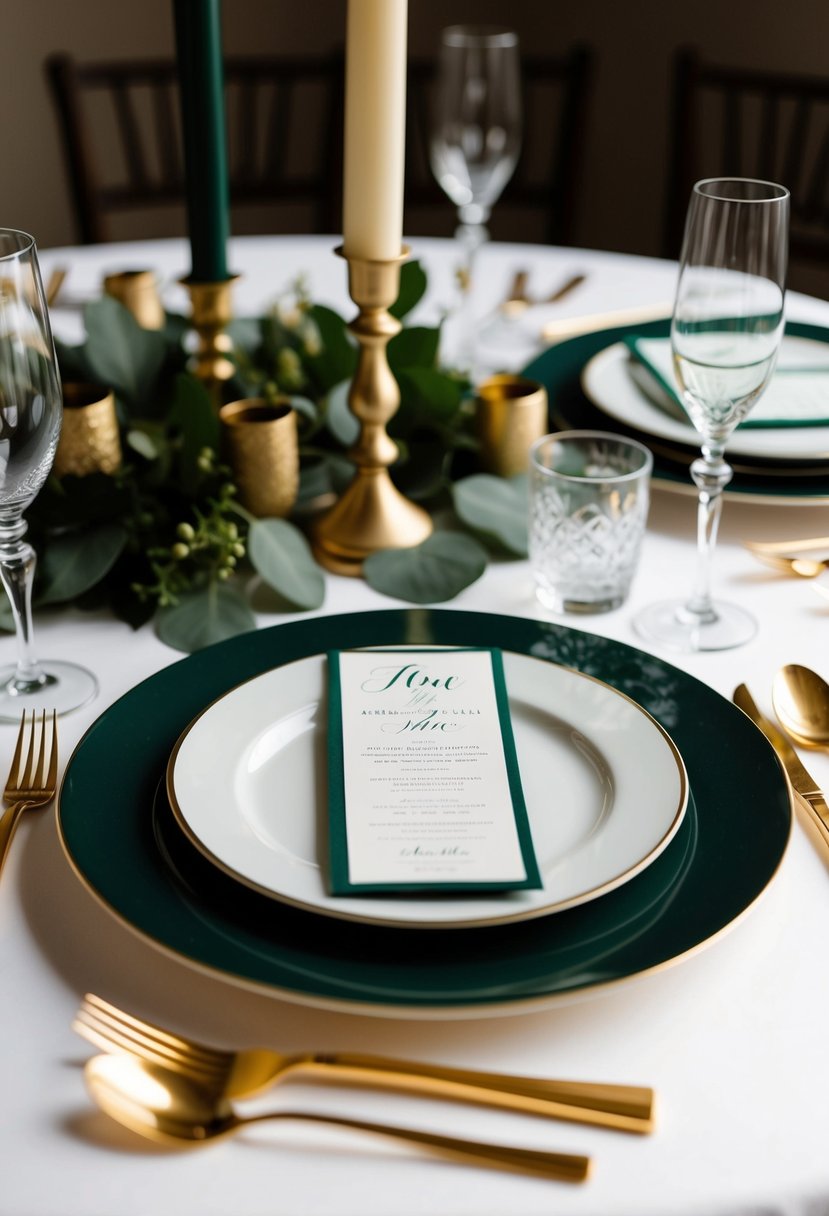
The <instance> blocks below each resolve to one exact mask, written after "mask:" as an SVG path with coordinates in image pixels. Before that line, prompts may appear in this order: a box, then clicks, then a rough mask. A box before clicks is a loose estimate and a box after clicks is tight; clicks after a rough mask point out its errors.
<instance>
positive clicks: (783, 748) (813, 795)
mask: <svg viewBox="0 0 829 1216" xmlns="http://www.w3.org/2000/svg"><path fill="white" fill-rule="evenodd" d="M731 699H732V700H733V702H734V704H735V705H736V706H737V707H738V709H741V710H742V711H743V713H744V714H747V715H748V717H749V718H751V720H752V722H753V723H754V725H755V726H757V727H759V729H760V730H761V731H762V732H763V734H764V735H765V736H766V738H767V739H768V741H769V743H770V744H771V745H772V747H773V748H774V750H775V752H776V753H777V757H778V759H779V760H780V762H781V764H782V765H783V767H784V769H785V770H786V776H787V777H788V779H789V784H790V785H791V787H792V789H793V790H794V792H795V795H796V796H797V800H798V802H799V803H800V805H801V806H802V807H803V809H804V810H805V811H806V812H807V813H808V815H809V817H810V818H811V820H812V822H813V823H814V825H815V827H816V828H817V830H818V831H819V832H820V834H821V836H822V838H823V840H824V843H825V844H826V845H827V847H829V806H827V803H826V799H825V798H824V796H823V793H822V791H821V789H820V787H819V786H818V785H817V783H816V781H815V779H814V777H810V776H809V773H808V772H807V771H806V769H805V768H804V766H803V764H802V763H801V760H800V757H799V756H798V754H797V752H796V751H795V750H794V748H793V747H792V745H791V743H789V741H788V739H787V738H786V736H785V735H784V734H783V732H782V731H781V730H778V728H777V727H776V726H775V725H774V723H773V722H770V721H769V719H768V718H766V717H764V716H763V714H761V713H760V711H759V709H758V708H757V706H756V705H755V704H754V700H753V698H752V696H751V693H750V692H749V691H748V689H747V688H746V686H745V684H740V685H739V686H738V687H737V688H735V689H734V695H733V697H732V698H731Z"/></svg>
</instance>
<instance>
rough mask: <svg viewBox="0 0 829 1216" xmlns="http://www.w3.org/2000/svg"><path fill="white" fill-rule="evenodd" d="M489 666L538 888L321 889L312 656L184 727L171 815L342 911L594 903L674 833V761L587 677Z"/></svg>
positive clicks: (496, 909)
mask: <svg viewBox="0 0 829 1216" xmlns="http://www.w3.org/2000/svg"><path fill="white" fill-rule="evenodd" d="M504 670H505V676H506V683H507V690H508V694H509V701H510V713H511V717H512V724H513V730H514V734H515V742H516V749H517V753H518V761H519V767H520V771H521V780H522V784H523V787H524V796H525V800H526V804H527V811H528V814H529V819H530V826H531V830H532V837H533V844H534V847H535V852H536V857H537V860H538V864H539V868H540V870H541V874H542V878H543V883H544V885H543V888H541V889H539V890H535V891H529V890H528V891H510V892H503V893H496V894H492V893H486V894H483V893H481V894H479V895H471V896H466V895H463V896H454V895H440V894H435V895H434V896H433V895H429V896H423V895H418V896H390V897H376V896H372V897H362V898H358V897H351V896H348V897H344V896H333V895H331V894H329V892H328V890H327V886H326V881H325V872H326V868H327V856H326V854H327V839H328V808H327V786H326V758H327V747H326V713H325V701H326V682H327V677H326V659H325V656H324V655H314V656H312V657H310V658H306V659H302V660H299V661H298V662H295V663H289V664H287V665H285V666H282V667H278V668H275V669H274V670H272V671H268V672H266V673H265V674H263V675H261V676H257V677H256V678H254V679H252V680H250V681H248V682H247V683H245V684H241V685H239V687H237V688H235V689H233V690H232V691H231V692H229V693H227V694H226V695H225V696H223V697H221V698H220V699H219V700H217V701H215V702H214V703H213V704H212V705H210V706H209V707H208V708H207V709H206V710H205V711H204V712H203V713H202V714H200V715H199V716H198V717H197V718H195V719H194V721H193V722H191V723H190V725H189V726H188V728H187V730H186V731H185V732H184V733H183V734H182V736H181V738H180V739H179V740H178V742H177V744H176V746H175V748H174V749H173V752H172V755H171V757H170V761H169V764H168V768H167V790H168V795H169V799H170V804H171V806H172V808H173V812H174V814H175V816H176V819H177V820H178V823H179V825H180V826H181V828H182V829H183V831H184V832H185V834H186V835H187V836H188V837H189V838H190V840H191V841H192V843H193V844H194V845H196V846H197V847H198V848H199V849H200V850H201V852H202V853H204V854H205V856H207V857H208V858H209V859H210V860H211V861H212V862H213V863H214V864H215V865H217V866H218V867H220V868H221V869H222V870H224V871H225V872H226V873H228V874H230V875H231V876H232V877H234V878H236V879H238V880H240V881H241V882H243V883H246V884H247V885H249V886H251V887H253V888H255V889H256V890H258V891H260V892H261V893H263V894H266V895H268V896H271V897H273V898H275V899H278V900H282V901H284V902H286V903H289V904H292V905H294V906H297V907H300V908H303V909H305V910H306V911H312V912H317V913H322V914H324V915H328V916H332V917H339V918H344V919H346V920H355V921H362V922H367V923H372V924H387V925H395V926H399V927H407V926H409V927H413V928H419V929H422V928H458V927H472V926H476V925H492V924H501V923H508V922H510V921H517V920H523V919H529V918H531V917H536V916H543V915H546V914H547V913H550V912H553V911H558V910H561V909H563V908H568V907H573V906H575V905H576V904H580V903H585V902H586V901H587V900H590V899H594V898H595V897H596V896H598V895H602V894H604V893H605V892H606V891H610V890H612V889H613V888H614V887H617V886H619V885H620V884H621V883H623V882H625V881H627V880H628V879H629V878H632V877H633V876H634V874H637V873H639V871H640V870H642V869H644V867H645V866H647V865H648V864H649V863H650V862H651V861H653V860H654V859H655V858H656V857H658V856H659V854H660V853H661V852H662V850H663V849H664V848H665V846H666V845H667V844H668V842H669V841H670V840H671V839H672V837H673V836H674V834H675V833H676V831H677V829H678V828H679V825H680V823H681V822H682V817H683V815H684V812H685V807H686V803H687V798H688V781H687V776H686V773H685V767H684V764H683V762H682V758H681V757H680V755H679V752H678V751H677V749H676V747H675V746H674V744H673V742H672V741H671V739H670V738H669V736H668V735H667V734H666V733H665V731H664V730H663V729H662V727H661V726H659V725H658V723H657V722H655V721H654V719H653V718H652V717H651V716H650V715H649V714H648V713H646V712H645V710H643V709H642V708H641V707H640V706H639V705H637V704H636V703H635V702H634V701H632V700H631V699H630V698H628V697H626V696H625V695H624V694H623V693H619V692H617V691H616V690H615V689H613V688H611V687H610V686H609V685H607V684H604V683H602V682H601V681H599V680H596V679H594V678H592V677H590V676H585V675H582V674H581V673H579V672H576V671H572V670H570V669H569V668H564V667H557V666H554V665H553V664H550V663H546V662H543V661H540V660H537V659H533V658H530V657H528V656H526V655H520V654H513V653H510V652H505V653H504Z"/></svg>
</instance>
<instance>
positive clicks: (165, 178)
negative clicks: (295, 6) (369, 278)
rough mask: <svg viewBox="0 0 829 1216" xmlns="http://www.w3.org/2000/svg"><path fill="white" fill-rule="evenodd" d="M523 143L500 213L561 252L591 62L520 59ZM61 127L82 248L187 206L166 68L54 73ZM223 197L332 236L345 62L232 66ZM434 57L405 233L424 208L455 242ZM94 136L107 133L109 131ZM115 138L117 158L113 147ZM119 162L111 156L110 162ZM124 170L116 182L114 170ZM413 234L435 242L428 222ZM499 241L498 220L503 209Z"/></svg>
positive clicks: (412, 134)
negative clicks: (295, 216) (441, 158)
mask: <svg viewBox="0 0 829 1216" xmlns="http://www.w3.org/2000/svg"><path fill="white" fill-rule="evenodd" d="M522 66H523V77H524V89H525V113H526V132H527V140H526V141H525V145H526V146H527V147H529V146H530V145H531V144H532V145H534V147H535V149H536V154H535V157H534V158H533V157H532V156H530V155H529V154H527V155H526V156H525V155H523V154H522V158H521V160H520V161H519V164H518V166H517V169H516V173H515V175H514V178H513V180H512V182H510V183H509V184H508V186H507V188H506V190H505V192H504V197H503V206H504V207H508V208H514V209H518V210H520V212H521V214H522V215H524V214H526V215H527V216H528V217H529V216H532V215H535V217H537V219H536V222H537V225H538V229H539V235H540V236H541V237H542V238H543V239H548V240H553V241H557V242H559V243H567V242H568V241H569V240H570V239H571V235H572V229H573V222H574V217H575V206H574V200H575V197H576V189H577V181H578V176H579V162H580V156H581V151H582V148H583V145H584V121H585V114H586V102H587V92H588V87H589V84H590V67H591V56H590V54H589V52H588V51H587V49H586V48H584V47H577V48H575V49H574V50H573V52H572V53H570V54H569V55H565V56H560V57H558V58H555V59H537V58H535V57H533V56H528V57H527V58H526V59H524V60H523V64H522ZM47 73H48V77H49V84H50V89H51V92H52V96H53V99H54V102H55V105H56V109H57V112H58V120H59V123H60V125H61V134H62V136H63V143H64V150H65V154H66V162H67V167H68V170H69V176H70V186H71V190H72V198H73V205H74V210H75V215H76V220H77V224H78V232H79V236H80V239H81V240H82V241H84V242H86V241H88V240H105V239H108V237H109V232H110V228H109V225H110V221H111V219H112V218H113V217H114V216H115V215H116V213H124V212H128V211H135V210H136V209H137V208H139V207H140V208H146V207H160V206H169V205H170V204H171V203H178V202H181V201H182V200H183V190H184V185H183V181H184V163H183V154H182V140H181V127H180V116H179V105H178V96H177V89H178V75H177V69H176V65H175V63H174V62H173V61H170V60H147V61H138V60H134V61H126V62H122V63H109V64H107V63H97V64H88V65H83V64H77V63H75V62H74V61H73V60H72V59H71V58H70V57H69V56H65V55H63V56H54V57H52V60H51V61H50V63H49V64H47ZM224 77H225V98H226V113H227V127H228V160H229V177H230V181H229V192H230V199H231V205H232V207H233V211H234V220H235V219H236V218H238V217H239V215H240V209H241V208H242V207H246V206H250V205H259V206H261V205H262V204H267V205H268V206H271V205H273V206H274V207H275V206H277V205H279V206H288V205H290V207H291V209H292V212H293V211H294V210H295V209H296V208H297V207H302V208H305V209H306V212H307V214H308V222H307V224H306V230H312V231H316V232H337V231H338V230H339V227H340V216H341V203H342V138H343V93H344V88H343V86H344V56H343V54H342V52H341V51H337V52H335V53H333V54H329V55H327V56H324V57H319V56H316V57H314V56H307V57H306V56H281V57H271V58H262V57H254V56H226V57H225V61H224ZM434 78H435V63H434V61H433V60H428V61H427V60H422V61H413V62H412V64H411V65H410V78H409V84H410V94H409V108H408V111H407V130H408V140H407V163H406V193H405V199H406V206H407V218H406V221H405V222H406V224H407V226H408V225H409V222H410V221H409V216H410V215H411V209H412V208H417V207H420V208H424V207H425V208H426V209H427V210H428V212H429V213H430V214H431V216H432V221H431V223H432V228H431V230H432V231H433V232H437V233H447V234H448V233H450V232H452V231H453V230H454V228H455V226H456V223H457V220H456V217H455V214H454V209H453V207H452V205H451V203H450V202H449V201H448V199H447V198H446V197H445V195H444V194H443V192H442V191H441V190H440V188H439V186H438V185H437V183H436V182H435V180H434V178H433V176H432V173H431V169H430V166H429V136H430V131H431V123H432V112H431V90H432V86H433V82H434ZM100 128H104V131H103V134H101V132H100V130H99V129H100ZM107 141H109V144H110V145H111V144H113V142H115V141H117V145H118V146H117V150H114V149H112V148H111V147H108V146H107ZM116 151H117V154H115V153H116ZM116 166H117V167H120V169H121V173H120V176H118V175H117V173H116V172H115V167H116ZM412 226H413V227H414V226H416V227H417V228H418V229H419V230H421V231H424V235H428V234H429V231H430V227H429V224H428V223H427V224H425V225H424V224H421V223H420V222H419V219H418V220H417V221H413V224H412ZM495 227H496V233H495V234H496V235H497V210H496V225H495Z"/></svg>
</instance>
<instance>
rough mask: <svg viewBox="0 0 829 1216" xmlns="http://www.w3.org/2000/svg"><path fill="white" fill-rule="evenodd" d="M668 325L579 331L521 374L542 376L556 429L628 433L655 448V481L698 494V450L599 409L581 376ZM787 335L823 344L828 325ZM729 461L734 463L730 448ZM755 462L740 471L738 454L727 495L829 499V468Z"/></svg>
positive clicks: (789, 327)
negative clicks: (628, 342) (603, 357)
mask: <svg viewBox="0 0 829 1216" xmlns="http://www.w3.org/2000/svg"><path fill="white" fill-rule="evenodd" d="M670 329H671V323H670V321H669V320H661V321H649V322H647V323H645V324H642V325H620V326H616V327H615V328H613V329H602V330H598V331H595V332H592V333H588V334H580V335H579V336H578V337H576V338H570V339H568V340H567V341H566V342H560V343H557V344H556V345H555V346H551V347H549V349H547V350H545V351H544V352H543V353H542V354H540V355H539V356H538V358H536V359H534V360H533V361H532V363H530V364H529V366H528V367H526V368H525V369H524V372H523V375H525V376H528V377H529V378H530V379H532V380H538V381H539V382H540V383H541V384H543V385H544V387H545V388H546V389H547V393H548V396H549V398H550V417H551V419H552V425H553V426H554V427H566V428H568V429H569V428H573V429H579V430H597V431H612V432H614V433H619V434H623V435H630V436H632V437H633V438H635V439H638V440H639V441H640V442H642V443H644V444H645V445H646V446H647V447H649V448H650V449H651V451H652V452H653V479H654V482H655V483H656V484H657V485H661V486H662V487H663V488H664V489H674V490H684V491H685V492H687V493H689V494H694V495H696V493H697V490H696V487H695V486H694V483H693V482H692V480H691V475H690V473H689V471H688V466H689V464H690V461H691V460H692V459H693V458H695V457H696V456H698V455H699V452H698V450H696V449H692V448H690V447H688V448H687V450H683V446H682V445H680V444H673V445H671V444H669V443H668V441H667V440H663V439H660V438H657V437H656V436H654V435H649V434H647V433H646V432H644V431H640V430H638V429H637V428H635V427H627V426H624V425H623V424H622V423H621V422H619V421H618V420H616V419H615V418H611V417H610V416H609V415H608V414H605V413H604V412H603V411H602V410H600V409H598V408H597V407H596V406H595V405H594V404H593V402H591V401H590V400H589V398H588V397H587V396H586V395H585V393H584V390H583V389H582V386H581V375H582V372H583V371H584V368H585V366H586V365H587V363H588V362H589V360H590V359H592V358H593V356H594V355H597V354H599V352H600V351H603V350H605V349H606V348H607V347H608V346H612V345H614V343H616V342H621V341H623V340H624V339H625V338H626V337H629V336H630V335H632V334H636V335H641V336H642V337H649V338H667V337H668V335H669V333H670ZM786 333H787V334H789V335H790V336H792V337H795V338H813V339H815V340H816V341H823V342H825V341H826V337H827V330H826V329H825V328H824V327H822V326H817V325H807V324H805V323H801V322H797V321H787V322H786ZM672 446H673V447H674V448H675V449H676V454H675V456H673V457H672V455H671V454H670V451H669V449H670V447H672ZM726 459H727V460H729V463H730V459H729V457H728V453H727V452H726ZM751 463H752V465H753V467H751V468H749V469H748V470H747V471H741V470H740V468H739V465H740V460H739V459H738V458H737V457H735V459H734V464H735V473H734V478H733V480H732V481H731V482H730V483H729V485H728V490H727V491H726V493H727V494H728V495H729V496H735V497H748V498H750V499H751V500H752V501H754V502H757V501H766V502H774V503H776V504H777V505H778V506H782V505H786V504H789V503H791V504H793V505H795V504H804V503H806V504H819V503H823V502H829V466H827V468H826V469H825V470H824V471H822V472H817V473H811V474H810V473H806V472H805V471H803V469H802V468H801V470H800V471H798V466H799V465H800V466H802V465H804V463H805V464H808V462H804V461H791V462H783V461H780V462H769V466H770V467H769V468H768V469H767V470H765V471H764V469H763V462H762V461H759V460H754V461H753V462H751ZM786 463H788V466H789V469H790V475H789V476H785V475H783V476H781V472H783V473H784V472H785V469H784V464H786ZM774 464H777V467H771V466H772V465H774Z"/></svg>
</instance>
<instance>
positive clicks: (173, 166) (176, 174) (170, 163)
mask: <svg viewBox="0 0 829 1216" xmlns="http://www.w3.org/2000/svg"><path fill="white" fill-rule="evenodd" d="M152 106H153V116H154V120H155V126H154V131H155V139H156V146H157V148H158V157H159V165H160V168H161V176H162V179H163V180H164V181H168V182H171V183H175V184H177V185H181V188H182V189H183V181H184V174H183V171H182V161H181V151H180V149H179V145H178V140H177V138H176V134H177V129H178V128H177V125H176V107H175V105H174V98H173V94H172V89H171V88H170V86H169V85H162V86H161V87H159V88H158V89H154V90H153V92H152Z"/></svg>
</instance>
